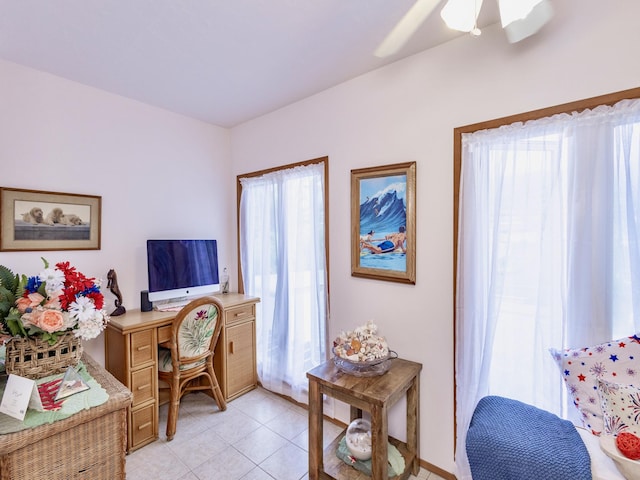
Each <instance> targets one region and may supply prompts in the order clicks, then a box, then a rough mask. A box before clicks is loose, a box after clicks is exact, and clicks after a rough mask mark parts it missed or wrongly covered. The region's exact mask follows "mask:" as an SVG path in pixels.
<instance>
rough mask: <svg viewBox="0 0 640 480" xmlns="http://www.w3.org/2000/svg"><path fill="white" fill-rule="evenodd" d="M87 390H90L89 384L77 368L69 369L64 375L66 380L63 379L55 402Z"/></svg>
mask: <svg viewBox="0 0 640 480" xmlns="http://www.w3.org/2000/svg"><path fill="white" fill-rule="evenodd" d="M85 390H89V385H87V382H85V381H84V380H83V379H82V377H81V376H80V374H79V373H78V372H76V370H75V368H73V367H69V368H67V371H66V372H65V373H64V378H63V379H62V383H61V384H60V388H59V390H58V393H57V394H56V396H55V398H54V400H55V401H56V402H57V401H58V400H62V399H63V398H67V397H69V396H71V395H73V394H75V393H79V392H84V391H85Z"/></svg>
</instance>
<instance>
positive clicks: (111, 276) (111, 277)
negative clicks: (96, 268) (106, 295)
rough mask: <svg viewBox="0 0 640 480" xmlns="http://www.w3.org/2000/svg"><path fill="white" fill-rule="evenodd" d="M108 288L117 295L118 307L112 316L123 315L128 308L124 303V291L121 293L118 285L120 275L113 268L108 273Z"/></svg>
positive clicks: (116, 302)
mask: <svg viewBox="0 0 640 480" xmlns="http://www.w3.org/2000/svg"><path fill="white" fill-rule="evenodd" d="M107 288H108V289H109V290H111V293H113V294H114V295H115V296H116V301H115V304H116V309H115V310H114V311H113V312H112V313H111V316H112V317H117V316H118V315H122V314H123V313H125V312H126V311H127V309H126V308H124V306H123V305H122V293H120V288H119V287H118V276H117V275H116V271H115V270H114V269H113V268H112V269H111V270H109V273H107Z"/></svg>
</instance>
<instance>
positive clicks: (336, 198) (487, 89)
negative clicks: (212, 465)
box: [232, 0, 640, 472]
mask: <svg viewBox="0 0 640 480" xmlns="http://www.w3.org/2000/svg"><path fill="white" fill-rule="evenodd" d="M554 5H555V6H556V16H555V17H554V19H553V21H552V23H550V24H548V25H547V26H546V27H545V28H544V30H543V31H542V32H541V33H540V35H538V36H536V37H532V38H530V39H528V40H527V41H524V42H522V43H521V44H517V45H510V44H508V42H507V41H506V39H505V37H504V34H503V32H502V31H501V29H500V28H499V27H498V26H494V27H492V28H487V29H485V30H484V31H483V33H482V36H481V37H479V38H472V37H470V36H464V37H462V38H459V39H457V40H455V41H452V42H449V43H447V44H444V45H441V46H440V47H438V48H435V49H433V50H431V51H427V52H423V53H421V54H418V55H415V56H413V57H411V58H409V59H406V60H403V61H400V62H397V63H395V64H393V65H391V66H389V67H386V68H382V69H380V70H377V71H375V72H372V73H370V74H367V75H364V76H362V77H359V78H356V79H354V80H352V81H349V82H346V83H344V84H342V85H339V86H337V87H335V88H332V89H330V90H327V91H325V92H322V93H320V94H318V95H315V96H313V97H311V98H308V99H306V100H303V101H301V102H298V103H296V104H293V105H290V106H288V107H286V108H283V109H281V110H279V111H277V112H274V113H272V114H269V115H266V116H264V117H262V118H259V119H256V120H254V121H251V122H248V123H246V124H244V125H242V126H239V127H236V128H234V129H233V130H232V156H233V163H234V164H233V169H234V174H240V173H246V172H251V171H255V170H260V169H264V168H268V167H273V166H277V165H283V164H287V163H292V162H297V161H302V160H307V159H311V158H316V157H320V156H324V155H328V156H329V168H330V174H329V182H330V183H329V185H330V193H329V195H330V250H331V258H330V266H331V277H330V282H331V319H330V335H331V337H332V338H333V337H334V336H335V335H337V334H338V333H339V331H340V330H348V329H351V328H353V327H355V326H358V325H360V324H363V323H365V322H366V321H367V320H369V319H373V320H374V321H375V322H376V323H377V324H378V325H379V327H380V329H381V332H382V333H383V334H384V335H386V337H387V339H388V341H389V344H390V346H391V348H393V349H394V350H397V351H398V353H399V354H400V356H402V357H405V358H408V359H411V360H414V361H418V362H421V363H422V364H423V371H422V375H421V403H420V405H421V421H420V425H421V439H420V440H421V451H420V456H421V458H422V459H424V460H426V461H427V462H430V463H432V464H434V465H436V466H438V467H439V468H442V469H444V470H447V471H449V472H453V471H454V455H453V448H454V447H453V445H454V426H453V419H454V411H453V408H454V407H453V403H454V402H453V391H454V380H453V376H454V373H453V342H454V340H453V320H452V319H453V314H452V311H453V286H452V282H453V266H452V262H453V260H452V259H453V254H452V252H453V235H452V223H453V166H452V165H453V164H452V157H453V142H452V139H453V129H454V128H455V127H458V126H463V125H468V124H472V123H476V122H480V121H484V120H490V119H494V118H499V117H503V116H507V115H512V114H516V113H521V112H526V111H530V110H534V109H538V108H543V107H548V106H552V105H556V104H561V103H565V102H570V101H574V100H579V99H582V98H588V97H592V96H596V95H601V94H605V93H610V92H614V91H618V90H624V89H628V88H632V87H638V86H640V85H639V82H640V80H639V79H640V60H639V57H638V56H637V54H636V50H637V45H639V44H640V29H638V28H637V18H640V2H635V1H632V0H613V1H609V2H601V1H598V0H564V1H560V0H558V1H556V2H554ZM372 48H373V47H372ZM311 61H312V60H311ZM406 161H416V162H417V208H416V210H417V282H416V285H415V286H408V285H401V284H394V283H389V282H382V281H375V280H368V279H359V278H354V277H351V269H350V252H349V231H350V195H349V192H350V183H349V181H350V170H351V169H354V168H362V167H369V166H376V165H385V164H392V163H397V162H406ZM523 341H526V339H523ZM507 361H513V359H507ZM514 368H517V367H516V366H515V365H514ZM403 408H404V403H401V404H399V405H398V407H396V408H394V409H393V411H392V424H391V425H390V431H391V433H392V434H393V435H395V436H399V437H401V438H403V437H404V434H403V429H404V420H403V418H402V415H403V411H402V409H403ZM339 416H341V419H342V420H343V421H344V420H346V419H347V418H348V412H347V410H346V409H343V410H342V411H341V412H339Z"/></svg>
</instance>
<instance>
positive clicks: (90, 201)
mask: <svg viewBox="0 0 640 480" xmlns="http://www.w3.org/2000/svg"><path fill="white" fill-rule="evenodd" d="M101 209H102V197H98V196H94V195H79V194H75V193H61V192H44V191H40V190H23V189H18V188H6V187H0V251H2V252H16V251H40V250H42V251H44V250H100V222H101V216H102V212H101Z"/></svg>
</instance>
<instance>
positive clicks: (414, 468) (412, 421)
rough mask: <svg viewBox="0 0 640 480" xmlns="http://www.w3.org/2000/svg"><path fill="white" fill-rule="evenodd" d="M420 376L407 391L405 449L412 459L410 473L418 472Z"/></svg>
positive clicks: (415, 378)
mask: <svg viewBox="0 0 640 480" xmlns="http://www.w3.org/2000/svg"><path fill="white" fill-rule="evenodd" d="M419 392H420V376H416V377H414V379H413V381H412V382H411V385H410V386H409V389H408V390H407V449H408V450H409V453H410V454H411V455H412V457H413V461H412V462H411V473H412V474H413V475H418V473H419V472H420V460H419V456H420V442H419V438H418V426H419V425H420V394H419Z"/></svg>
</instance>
